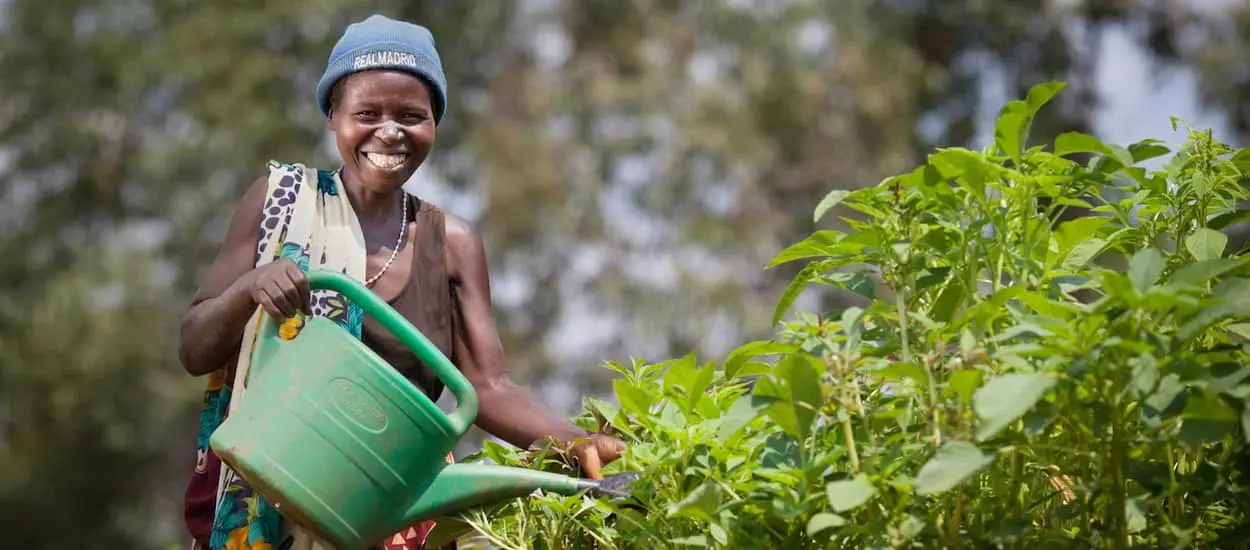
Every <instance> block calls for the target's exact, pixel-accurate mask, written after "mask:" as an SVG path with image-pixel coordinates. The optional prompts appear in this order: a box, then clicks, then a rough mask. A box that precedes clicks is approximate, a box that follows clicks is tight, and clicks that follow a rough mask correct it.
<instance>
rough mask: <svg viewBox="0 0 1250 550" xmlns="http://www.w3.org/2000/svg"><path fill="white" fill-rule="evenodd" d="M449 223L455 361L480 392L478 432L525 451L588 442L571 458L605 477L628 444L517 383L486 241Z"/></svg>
mask: <svg viewBox="0 0 1250 550" xmlns="http://www.w3.org/2000/svg"><path fill="white" fill-rule="evenodd" d="M446 220H447V223H446V226H447V237H446V238H447V241H446V242H447V244H446V247H447V256H448V262H447V267H448V276H449V277H450V278H451V282H452V288H453V298H454V301H455V308H456V312H455V321H456V322H455V329H454V330H455V340H456V341H455V346H454V348H453V361H454V362H455V363H456V366H458V367H459V368H460V370H461V372H463V373H464V375H465V377H466V378H468V379H469V382H471V383H472V384H473V388H474V389H475V390H476V391H477V394H478V402H479V408H478V419H477V425H478V427H480V428H482V429H483V430H486V431H487V432H489V433H490V434H491V435H494V436H496V437H498V438H500V439H503V440H505V441H507V442H509V443H511V444H513V445H516V446H517V447H522V448H525V447H528V446H529V445H530V444H532V443H534V442H537V441H539V440H541V439H545V438H548V437H553V438H555V439H557V440H559V441H560V442H561V443H563V444H564V445H569V444H571V443H574V442H576V441H577V440H584V441H582V442H578V443H577V444H575V445H573V446H572V448H570V449H569V454H570V455H572V456H573V458H575V459H576V460H577V462H578V465H579V466H580V467H581V469H582V471H583V472H585V473H586V475H587V476H589V477H591V478H593V479H599V478H602V477H603V476H602V474H600V472H599V469H600V467H601V466H602V465H603V464H606V463H608V462H612V461H613V460H616V459H617V458H618V457H619V456H620V453H621V452H622V451H624V450H625V443H624V442H622V441H620V440H619V439H615V438H612V437H608V436H605V435H602V434H590V433H588V432H586V430H583V429H581V428H578V427H577V426H574V425H573V424H572V423H570V422H569V421H568V420H565V419H564V418H561V417H560V416H558V415H556V413H554V412H552V411H551V409H548V408H547V407H546V406H545V405H543V404H542V403H540V402H539V401H538V400H537V399H535V398H534V395H533V394H531V393H530V392H529V391H526V390H525V389H524V388H522V387H520V386H518V385H516V384H515V383H513V381H512V377H511V376H509V375H508V367H507V364H506V363H505V362H504V357H503V345H502V344H501V343H500V341H499V333H498V330H497V329H496V328H495V317H494V311H493V309H492V307H491V297H490V276H489V274H488V272H487V268H486V253H485V248H484V247H483V245H482V238H481V236H479V235H478V233H477V232H476V231H474V230H473V227H472V226H471V225H470V224H469V223H468V222H467V221H465V220H464V219H462V218H459V217H457V216H454V215H452V214H446Z"/></svg>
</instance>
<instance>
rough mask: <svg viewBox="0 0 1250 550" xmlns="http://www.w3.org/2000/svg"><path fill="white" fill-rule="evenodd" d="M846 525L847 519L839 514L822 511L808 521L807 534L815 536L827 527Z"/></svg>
mask: <svg viewBox="0 0 1250 550" xmlns="http://www.w3.org/2000/svg"><path fill="white" fill-rule="evenodd" d="M843 525H846V519H845V518H843V517H842V516H839V515H837V514H830V513H828V512H821V513H819V514H816V515H814V516H812V519H810V520H808V521H807V536H809V537H814V536H816V535H817V534H819V533H820V532H822V531H825V530H826V529H836V528H838V527H842V526H843Z"/></svg>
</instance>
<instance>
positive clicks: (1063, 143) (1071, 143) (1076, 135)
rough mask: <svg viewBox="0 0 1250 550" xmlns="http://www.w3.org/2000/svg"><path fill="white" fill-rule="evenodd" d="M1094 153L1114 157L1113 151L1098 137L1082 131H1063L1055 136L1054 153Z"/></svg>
mask: <svg viewBox="0 0 1250 550" xmlns="http://www.w3.org/2000/svg"><path fill="white" fill-rule="evenodd" d="M1074 153H1096V154H1099V155H1106V156H1109V157H1114V156H1115V153H1112V152H1111V149H1109V148H1108V147H1107V145H1106V144H1105V143H1103V142H1102V141H1100V140H1099V139H1098V138H1096V137H1094V136H1091V135H1089V134H1086V133H1082V132H1064V133H1062V134H1059V135H1058V136H1057V137H1056V138H1055V154H1056V155H1059V156H1065V155H1071V154H1074Z"/></svg>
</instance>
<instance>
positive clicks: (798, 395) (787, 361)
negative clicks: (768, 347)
mask: <svg viewBox="0 0 1250 550" xmlns="http://www.w3.org/2000/svg"><path fill="white" fill-rule="evenodd" d="M781 362H782V363H783V364H784V367H785V368H784V369H783V370H788V371H789V374H790V380H789V386H790V406H791V407H793V408H794V419H795V421H796V423H797V425H798V428H799V433H797V434H795V435H796V438H795V439H798V440H799V441H802V440H804V439H807V434H808V433H809V431H810V430H811V426H812V422H814V421H815V420H816V412H817V411H819V410H820V406H821V404H822V403H824V399H825V396H824V393H823V391H822V389H821V386H820V369H821V368H822V367H823V366H824V364H823V363H820V362H819V360H818V359H817V358H815V357H812V356H811V355H807V354H799V353H796V354H792V355H788V356H786V357H785V358H784V359H782V360H781Z"/></svg>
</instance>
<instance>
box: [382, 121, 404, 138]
mask: <svg viewBox="0 0 1250 550" xmlns="http://www.w3.org/2000/svg"><path fill="white" fill-rule="evenodd" d="M376 133H377V136H378V138H380V139H384V140H388V141H395V140H398V139H399V138H400V136H402V135H403V132H400V131H399V125H397V124H395V121H393V120H388V121H386V122H383V123H382V126H381V127H380V128H378V130H377V132H376Z"/></svg>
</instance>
